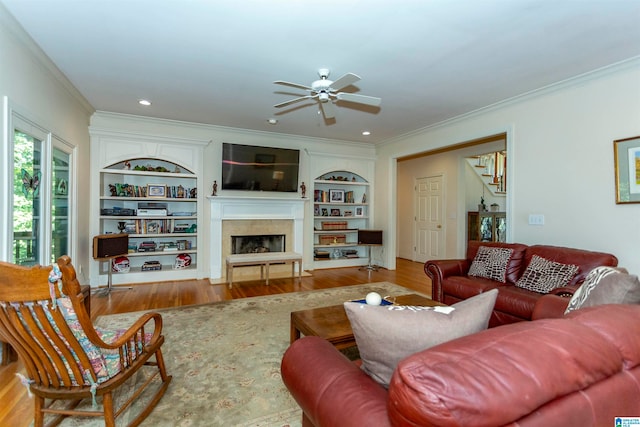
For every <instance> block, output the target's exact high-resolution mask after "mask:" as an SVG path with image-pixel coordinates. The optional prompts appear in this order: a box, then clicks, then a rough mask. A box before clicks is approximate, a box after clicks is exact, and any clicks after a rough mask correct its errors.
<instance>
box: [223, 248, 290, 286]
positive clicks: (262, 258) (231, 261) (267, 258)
mask: <svg viewBox="0 0 640 427" xmlns="http://www.w3.org/2000/svg"><path fill="white" fill-rule="evenodd" d="M288 262H290V263H291V277H295V275H296V273H295V265H296V262H297V263H298V279H301V278H302V255H301V254H299V253H297V252H262V253H251V254H234V255H229V256H227V282H228V283H229V288H231V287H232V285H233V268H234V267H240V266H249V265H259V266H260V279H265V284H267V285H268V284H269V266H270V265H271V264H286V263H288ZM265 267H266V270H267V272H266V277H265V275H264V270H265Z"/></svg>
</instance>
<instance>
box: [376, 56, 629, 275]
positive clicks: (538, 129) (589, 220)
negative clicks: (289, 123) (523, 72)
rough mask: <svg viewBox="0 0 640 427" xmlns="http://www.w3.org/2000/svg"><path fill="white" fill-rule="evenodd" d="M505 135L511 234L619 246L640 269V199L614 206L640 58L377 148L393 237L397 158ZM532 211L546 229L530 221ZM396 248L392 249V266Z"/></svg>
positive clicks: (383, 204) (383, 221) (382, 208)
mask: <svg viewBox="0 0 640 427" xmlns="http://www.w3.org/2000/svg"><path fill="white" fill-rule="evenodd" d="M499 132H507V150H508V161H509V165H508V174H509V175H508V182H509V186H510V187H509V188H510V193H511V194H512V197H511V200H510V201H509V205H510V207H509V208H508V209H507V214H508V215H509V218H510V221H509V226H510V227H512V239H511V240H512V241H516V242H522V243H526V244H536V243H539V244H551V245H559V246H569V247H577V248H582V249H589V250H600V251H605V252H611V253H613V254H615V255H616V256H617V257H618V258H619V261H620V262H619V264H620V265H621V266H624V267H626V268H627V269H629V270H630V271H631V272H632V273H635V274H638V273H640V249H639V248H638V242H639V241H640V204H630V205H617V204H616V203H615V184H614V160H613V141H614V140H616V139H621V138H627V137H633V136H638V135H640V58H636V59H634V60H630V61H627V62H626V63H622V64H617V65H616V66H611V67H609V68H607V69H603V70H599V71H597V72H594V73H591V74H589V75H584V76H581V77H579V78H575V79H573V80H571V81H567V82H564V83H562V84H557V85H554V86H553V87H549V88H546V89H543V90H540V91H537V92H536V93H531V94H528V95H526V96H523V97H520V98H518V99H514V100H511V101H509V102H505V103H502V104H501V105H495V106H492V107H487V108H485V109H483V110H481V111H477V112H475V113H473V114H469V115H467V116H465V117H460V118H458V119H455V120H451V121H449V122H446V123H442V124H440V125H438V126H433V127H430V128H425V129H423V130H421V131H419V132H415V133H414V134H412V135H408V136H406V137H404V138H399V139H397V140H394V141H390V142H388V143H386V144H383V145H381V146H379V147H378V151H377V154H378V162H377V164H376V182H377V184H378V185H377V188H376V192H377V194H378V198H377V200H376V206H375V210H376V220H377V222H378V225H379V226H380V227H381V228H383V229H384V230H385V231H386V232H387V233H389V234H388V235H395V232H396V220H397V214H396V212H395V210H394V209H389V208H388V206H395V202H396V199H397V196H396V192H395V191H393V189H395V188H396V160H395V159H396V158H398V157H402V156H406V155H411V154H414V153H418V152H423V151H427V150H431V149H436V148H440V147H445V146H449V145H452V144H456V143H460V142H463V141H468V140H472V139H475V138H480V137H483V136H486V135H493V134H496V133H499ZM531 213H536V214H543V215H544V216H545V225H544V226H533V225H529V224H528V216H529V214H531ZM388 242H389V243H390V244H391V245H395V239H389V240H388ZM463 243H464V242H463V241H461V240H460V239H458V245H457V248H456V252H457V255H458V256H461V255H462V254H463V251H464V244H463ZM448 253H449V252H448ZM395 254H396V250H395V248H394V247H389V248H387V260H386V263H387V265H388V266H390V267H391V266H394V265H395V259H394V255H395Z"/></svg>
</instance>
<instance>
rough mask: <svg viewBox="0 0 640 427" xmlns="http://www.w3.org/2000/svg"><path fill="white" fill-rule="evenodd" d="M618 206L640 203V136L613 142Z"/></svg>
mask: <svg viewBox="0 0 640 427" xmlns="http://www.w3.org/2000/svg"><path fill="white" fill-rule="evenodd" d="M613 158H614V162H615V177H616V204H623V203H640V136H635V137H632V138H625V139H617V140H615V141H613Z"/></svg>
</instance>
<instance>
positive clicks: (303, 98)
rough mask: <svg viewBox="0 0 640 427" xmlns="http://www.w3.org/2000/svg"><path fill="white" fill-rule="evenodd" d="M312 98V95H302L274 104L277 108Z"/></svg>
mask: <svg viewBox="0 0 640 427" xmlns="http://www.w3.org/2000/svg"><path fill="white" fill-rule="evenodd" d="M309 98H312V96H311V95H307V96H301V97H300V98H294V99H290V100H288V101H284V102H281V103H280V104H276V105H274V107H275V108H280V107H286V106H287V105H291V104H294V103H296V102H300V101H304V100H305V99H309Z"/></svg>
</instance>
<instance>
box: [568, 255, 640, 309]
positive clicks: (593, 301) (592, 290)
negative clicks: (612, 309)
mask: <svg viewBox="0 0 640 427" xmlns="http://www.w3.org/2000/svg"><path fill="white" fill-rule="evenodd" d="M600 304H640V280H638V276H636V275H632V274H628V272H627V270H626V269H624V268H616V267H605V266H603V267H596V268H594V269H593V270H591V271H590V272H589V274H587V277H585V279H584V282H583V283H582V285H581V286H580V287H579V288H578V290H576V292H575V293H574V294H573V297H571V301H569V305H568V306H567V309H566V310H565V312H564V313H565V314H567V313H569V312H571V311H573V310H577V309H579V308H583V307H592V306H594V305H600Z"/></svg>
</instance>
